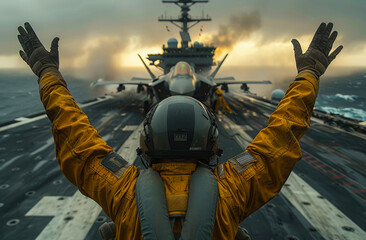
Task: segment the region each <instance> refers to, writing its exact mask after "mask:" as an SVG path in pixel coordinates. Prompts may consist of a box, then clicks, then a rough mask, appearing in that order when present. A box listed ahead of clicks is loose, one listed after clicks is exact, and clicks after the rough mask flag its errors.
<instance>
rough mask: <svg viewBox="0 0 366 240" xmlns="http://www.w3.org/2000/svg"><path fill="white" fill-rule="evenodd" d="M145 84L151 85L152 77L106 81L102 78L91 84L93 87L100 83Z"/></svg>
mask: <svg viewBox="0 0 366 240" xmlns="http://www.w3.org/2000/svg"><path fill="white" fill-rule="evenodd" d="M120 84H122V85H144V86H149V85H150V84H151V79H137V78H136V79H132V80H131V81H104V80H103V79H102V78H100V79H98V80H97V81H94V82H92V83H91V84H90V86H91V87H94V86H100V85H120Z"/></svg>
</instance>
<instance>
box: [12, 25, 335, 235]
mask: <svg viewBox="0 0 366 240" xmlns="http://www.w3.org/2000/svg"><path fill="white" fill-rule="evenodd" d="M24 26H25V29H24V28H23V27H19V28H18V30H19V33H20V35H18V38H19V41H20V43H21V45H22V47H23V49H24V51H20V56H21V57H22V59H23V60H24V61H25V62H27V64H28V65H29V66H30V67H31V69H32V71H33V72H34V73H35V74H36V75H37V76H38V77H39V90H40V96H41V101H42V103H43V105H44V107H45V109H46V113H47V116H48V117H49V119H50V120H51V122H52V132H53V137H54V141H55V149H56V158H57V160H58V162H59V164H60V168H61V170H62V172H63V173H64V174H65V176H66V177H67V178H68V179H69V180H70V181H71V182H72V183H73V184H75V185H76V186H77V187H78V188H79V190H80V191H81V192H82V193H83V194H85V195H87V196H89V197H90V198H92V199H94V200H95V201H96V202H97V203H99V204H100V206H101V207H102V208H103V210H104V212H105V213H106V214H107V215H108V216H109V217H110V218H111V219H112V220H113V221H114V222H115V224H116V239H141V237H142V236H143V237H144V239H174V238H175V237H177V234H178V235H179V232H181V237H182V239H211V238H213V239H234V238H235V235H236V233H237V231H238V225H239V223H240V222H241V221H243V220H244V219H245V218H246V217H248V216H249V215H250V214H252V213H253V212H254V211H256V210H257V209H258V208H260V207H261V206H263V205H264V204H265V203H266V202H267V201H269V200H270V199H271V198H273V197H274V196H276V195H277V194H278V193H279V191H280V189H281V187H282V185H283V184H284V182H285V181H286V179H287V177H288V176H289V174H290V172H291V171H292V169H293V167H294V166H295V164H296V162H297V161H298V160H299V159H300V158H301V149H300V145H299V139H300V138H301V137H302V136H303V135H304V134H305V132H306V131H307V130H308V129H309V126H310V117H311V113H312V110H313V106H314V104H315V99H316V97H317V93H318V87H319V78H320V76H321V75H323V74H324V72H325V70H326V68H327V67H328V65H329V63H330V62H331V61H332V60H334V58H335V57H336V56H337V55H338V53H339V52H340V51H341V50H342V46H339V47H338V48H337V49H336V50H335V51H334V52H332V53H331V54H330V50H331V49H332V46H333V42H334V41H335V39H336V37H337V32H333V33H331V32H332V27H333V25H332V23H329V24H325V23H322V24H321V25H320V26H319V28H318V30H317V31H316V33H315V35H314V38H313V40H312V42H311V44H310V46H309V48H308V50H307V51H306V52H305V53H302V50H301V46H300V44H299V42H298V41H297V40H295V39H294V40H292V43H293V46H294V51H295V59H296V66H297V70H298V75H297V76H296V77H295V80H294V81H293V82H292V83H291V84H290V86H289V88H288V90H287V93H286V95H285V97H284V98H283V99H282V100H281V102H280V103H279V105H278V107H277V109H276V110H275V112H274V113H272V115H271V116H270V118H269V122H268V127H266V128H264V129H262V130H261V131H260V132H259V134H258V135H257V136H256V137H255V139H254V140H253V141H252V143H251V144H250V145H248V147H247V149H246V151H245V152H243V153H241V154H239V155H237V156H234V157H232V158H230V159H229V161H227V162H225V163H223V164H220V165H218V166H216V167H215V168H214V171H213V173H212V172H211V171H210V170H209V168H207V166H208V164H210V161H211V160H213V159H214V157H215V155H219V153H220V151H219V150H218V130H217V125H216V122H215V118H214V117H213V115H212V114H211V113H210V111H209V110H208V109H207V108H206V107H205V106H204V105H202V104H201V103H200V102H198V101H197V100H195V99H193V98H189V97H183V96H174V97H171V98H168V99H166V100H164V101H162V102H161V103H160V104H158V105H157V106H156V107H154V108H153V109H152V110H151V111H150V113H149V114H148V115H147V118H146V120H145V123H144V131H143V132H142V135H141V146H140V147H141V148H140V150H139V153H140V154H141V155H142V156H144V157H145V158H146V160H147V161H148V162H149V168H148V169H147V170H143V171H141V172H140V171H139V170H138V169H137V167H135V166H130V165H129V164H128V163H127V162H126V161H125V160H124V159H123V158H122V157H121V156H119V155H118V154H117V153H115V152H114V151H113V149H112V148H111V147H110V146H108V145H107V144H106V143H105V142H104V141H103V139H102V138H101V137H100V136H99V135H98V133H97V131H96V130H95V129H94V128H93V127H92V126H91V125H90V123H89V121H88V118H87V116H86V115H85V114H84V113H83V112H82V111H81V110H80V108H79V107H78V106H77V104H76V103H75V101H74V99H73V98H72V96H71V94H70V92H69V91H68V89H67V85H66V82H65V81H64V79H63V77H62V75H61V74H60V72H59V70H58V69H59V54H58V40H59V39H58V38H55V39H54V40H53V41H52V44H51V50H50V52H48V51H47V50H46V49H45V48H44V47H43V45H42V44H41V42H40V41H39V39H38V37H37V36H36V34H35V32H34V31H33V29H32V27H31V26H30V25H29V23H25V24H24ZM182 116H184V118H182ZM211 163H212V161H211ZM213 179H214V181H212V180H213ZM202 183H205V184H207V186H206V185H202ZM200 184H201V185H200ZM213 196H217V197H216V198H215V197H213ZM187 202H188V204H187ZM191 203H192V204H191ZM172 219H173V220H175V221H174V222H171V220H172ZM181 220H183V221H181ZM170 223H171V224H172V228H171V227H170Z"/></svg>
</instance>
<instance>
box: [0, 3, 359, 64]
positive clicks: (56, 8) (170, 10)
mask: <svg viewBox="0 0 366 240" xmlns="http://www.w3.org/2000/svg"><path fill="white" fill-rule="evenodd" d="M202 11H204V14H205V15H206V14H208V15H209V16H210V17H211V18H212V19H213V21H211V22H204V23H203V24H204V27H203V34H202V36H199V29H200V27H199V25H200V24H199V25H197V26H196V27H194V28H192V30H191V31H190V33H191V38H192V40H193V41H196V40H197V41H204V42H205V43H207V44H210V43H214V44H216V45H218V47H219V48H218V50H217V53H218V54H219V55H218V56H216V57H217V60H219V59H220V58H221V57H222V54H223V53H226V52H229V53H230V55H229V58H228V59H227V62H226V65H228V66H292V65H294V57H293V50H292V45H291V42H290V41H291V39H292V38H297V39H298V40H299V41H300V43H301V44H302V47H303V50H305V49H306V48H307V46H308V44H309V42H310V40H311V38H312V36H313V34H314V32H315V30H316V28H317V27H318V25H319V24H320V23H321V22H322V21H324V22H330V21H331V22H333V23H334V29H335V30H337V31H338V32H339V36H338V39H337V41H336V43H335V45H336V46H338V45H340V44H343V45H344V50H343V51H342V53H341V54H340V56H339V57H338V58H337V59H336V60H335V62H334V66H356V67H365V68H366V14H365V12H366V1H365V0H348V1H346V0H306V1H305V0H276V1H273V0H225V1H223V0H211V1H210V2H209V3H207V4H196V5H194V6H193V7H192V11H191V15H192V16H201V15H202ZM165 12H166V14H167V15H168V16H173V17H176V16H178V14H179V8H178V7H177V6H175V5H173V4H163V3H162V2H161V1H159V0H118V1H117V0H77V1H75V0H62V1H56V0H32V1H29V0H17V1H1V3H0V13H1V14H0V68H3V69H7V68H26V67H27V66H26V65H25V64H24V63H23V62H22V60H21V59H20V57H19V56H18V51H19V49H20V45H19V43H18V41H17V37H16V35H17V27H18V26H19V25H21V24H23V23H24V22H25V21H29V22H30V23H31V24H32V26H33V28H34V29H35V31H36V32H37V33H38V36H39V37H40V39H41V41H42V42H43V43H44V45H45V47H46V48H49V46H50V42H51V40H52V39H53V37H55V36H58V37H60V62H61V68H64V69H68V68H74V69H75V68H76V69H78V68H83V67H86V66H88V67H92V68H94V67H95V68H98V67H100V65H102V66H103V67H105V68H108V69H109V68H111V69H118V68H123V67H131V66H141V63H140V60H139V59H138V57H137V53H140V54H141V55H142V56H146V54H147V53H159V52H160V49H161V46H162V44H164V43H166V41H167V39H169V38H170V37H176V38H178V39H179V30H178V29H177V28H176V27H174V26H173V25H171V24H166V23H159V22H158V21H157V18H158V16H161V15H162V14H165ZM166 25H168V26H169V29H170V32H168V31H167V30H166ZM179 40H180V39H179ZM336 46H335V47H336ZM220 55H221V56H220Z"/></svg>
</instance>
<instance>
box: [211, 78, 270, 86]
mask: <svg viewBox="0 0 366 240" xmlns="http://www.w3.org/2000/svg"><path fill="white" fill-rule="evenodd" d="M214 82H215V83H216V86H220V85H223V84H272V82H271V81H269V80H263V81H235V80H234V81H233V80H231V81H230V80H229V81H228V80H221V79H214Z"/></svg>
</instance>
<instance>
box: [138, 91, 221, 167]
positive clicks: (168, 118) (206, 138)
mask: <svg viewBox="0 0 366 240" xmlns="http://www.w3.org/2000/svg"><path fill="white" fill-rule="evenodd" d="M218 145H219V133H218V129H217V124H216V121H215V116H214V114H213V113H212V112H211V111H210V110H209V108H207V107H206V106H205V105H203V104H202V103H201V102H199V101H198V100H196V99H194V98H192V97H188V96H172V97H169V98H166V99H165V100H163V101H161V102H160V103H159V104H157V105H155V106H154V107H153V108H152V109H151V110H150V112H149V113H148V114H147V116H146V119H145V122H144V130H143V131H142V133H141V136H140V151H139V152H140V154H142V155H143V157H144V158H145V159H146V160H147V161H148V162H149V163H150V164H152V163H154V162H156V160H158V159H160V158H170V159H173V158H187V159H188V158H197V159H199V160H201V161H204V162H206V163H208V162H209V161H210V160H211V159H212V158H213V157H215V155H220V151H221V150H219V149H218Z"/></svg>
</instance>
